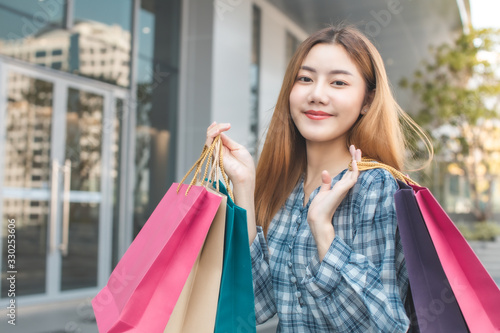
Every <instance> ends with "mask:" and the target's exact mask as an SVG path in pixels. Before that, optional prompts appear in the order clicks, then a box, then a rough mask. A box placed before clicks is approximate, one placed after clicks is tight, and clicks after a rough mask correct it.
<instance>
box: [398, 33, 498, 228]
mask: <svg viewBox="0 0 500 333" xmlns="http://www.w3.org/2000/svg"><path fill="white" fill-rule="evenodd" d="M431 54H432V61H431V62H424V63H423V64H422V66H421V68H420V69H419V70H417V71H416V72H415V73H414V75H413V77H412V78H411V79H410V80H408V79H403V80H402V81H401V82H400V86H401V87H403V88H407V89H411V90H412V92H413V93H414V96H416V97H417V99H418V102H417V103H415V105H418V106H417V108H419V109H417V110H413V111H414V114H415V115H416V120H417V122H419V123H420V124H421V125H422V126H424V127H425V128H426V129H427V130H428V131H429V133H430V135H431V137H432V138H433V140H434V147H435V151H436V157H438V159H439V160H440V161H444V162H445V165H446V166H448V167H449V166H452V167H453V168H454V169H455V170H459V173H460V174H462V175H463V176H465V177H466V179H467V182H468V184H469V192H470V195H471V201H472V206H473V208H472V210H473V213H474V214H475V216H476V219H477V220H478V221H485V220H488V219H490V218H491V216H492V213H493V207H492V203H493V200H492V193H493V192H492V191H493V186H492V184H493V183H494V180H496V179H498V177H499V175H500V116H499V110H500V79H499V77H500V31H498V30H493V29H482V30H474V29H471V30H470V32H469V33H462V34H461V35H460V36H459V37H458V38H457V39H456V41H455V43H454V44H452V45H449V44H444V45H441V46H439V47H437V48H431Z"/></svg>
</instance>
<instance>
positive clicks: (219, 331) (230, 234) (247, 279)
mask: <svg viewBox="0 0 500 333" xmlns="http://www.w3.org/2000/svg"><path fill="white" fill-rule="evenodd" d="M220 191H221V192H222V193H227V192H226V188H225V187H224V185H223V184H220ZM254 307H255V302H254V293H253V281H252V263H251V259H250V247H249V245H248V229H247V214H246V210H244V209H243V208H241V207H238V206H237V205H235V203H234V202H233V200H231V198H228V200H227V211H226V234H225V241H224V264H223V270H222V280H221V286H220V295H219V304H218V306H217V318H216V322H215V330H214V332H215V333H233V332H249V333H251V332H254V333H255V332H256V320H255V308H254Z"/></svg>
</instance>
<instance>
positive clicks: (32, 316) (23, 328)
mask: <svg viewBox="0 0 500 333" xmlns="http://www.w3.org/2000/svg"><path fill="white" fill-rule="evenodd" d="M90 301H91V298H85V299H78V300H72V301H64V302H57V303H53V304H43V305H29V306H23V305H22V304H19V305H18V307H17V313H16V321H15V323H16V325H15V326H13V325H11V324H9V323H8V320H9V318H8V317H7V316H5V315H2V316H1V317H0V332H1V333H98V332H99V330H98V329H97V324H96V322H95V317H94V312H93V310H92V305H91V303H90ZM2 307H3V306H2ZM3 312H4V311H2V313H3ZM276 325H277V318H273V319H271V320H269V321H268V322H267V323H265V324H263V325H259V326H258V329H257V332H258V333H275V332H276Z"/></svg>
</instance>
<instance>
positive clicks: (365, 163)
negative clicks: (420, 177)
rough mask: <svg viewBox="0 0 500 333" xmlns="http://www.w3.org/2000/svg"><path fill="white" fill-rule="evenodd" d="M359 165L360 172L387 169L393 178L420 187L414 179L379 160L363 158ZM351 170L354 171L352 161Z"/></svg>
mask: <svg viewBox="0 0 500 333" xmlns="http://www.w3.org/2000/svg"><path fill="white" fill-rule="evenodd" d="M357 165H358V170H359V171H365V170H370V169H385V170H387V171H389V172H390V173H391V174H392V176H393V177H394V178H395V179H397V180H401V181H403V182H405V183H406V184H409V185H416V186H420V185H419V184H418V183H417V182H416V181H414V180H413V179H411V178H410V177H409V176H407V175H405V174H404V173H402V172H401V171H399V170H397V169H396V168H393V167H391V166H390V165H387V164H384V163H381V162H378V161H377V160H374V159H371V158H367V157H363V158H362V159H361V161H360V162H357ZM349 170H351V171H352V161H351V162H350V163H349Z"/></svg>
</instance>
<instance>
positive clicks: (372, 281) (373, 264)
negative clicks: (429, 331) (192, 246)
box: [250, 169, 409, 333]
mask: <svg viewBox="0 0 500 333" xmlns="http://www.w3.org/2000/svg"><path fill="white" fill-rule="evenodd" d="M344 173H345V171H343V172H342V173H341V174H339V175H337V176H336V177H335V178H334V179H333V180H332V185H333V184H335V183H336V182H337V181H338V180H339V179H340V178H341V177H342V175H343V174H344ZM303 188H304V179H303V178H302V179H301V180H300V181H299V183H298V184H297V186H296V187H295V189H294V190H293V191H292V193H291V194H290V196H289V197H288V199H287V200H286V202H285V204H284V205H283V207H282V208H281V209H280V210H279V211H278V213H277V214H276V216H275V217H274V218H273V220H272V222H271V225H270V227H269V232H268V235H267V242H266V239H265V238H264V234H263V232H262V229H261V228H260V227H258V233H257V237H256V239H255V241H254V242H253V243H252V244H251V246H250V253H251V256H252V272H253V281H254V292H255V313H256V317H257V323H258V324H260V323H263V322H265V321H266V320H268V319H269V318H271V317H273V316H274V315H275V314H276V313H277V314H278V317H279V324H278V332H346V333H347V332H348V333H352V332H364V333H368V332H383V333H389V332H406V331H407V330H408V327H409V319H408V317H407V315H406V312H405V307H404V305H403V302H404V300H405V298H406V294H407V291H408V273H407V271H406V266H405V261H404V255H403V249H402V245H401V240H400V238H399V233H397V220H396V211H395V204H394V193H395V191H396V190H397V188H398V186H397V183H396V181H395V180H394V178H393V177H392V176H391V174H390V173H389V172H387V171H385V170H382V169H374V170H368V171H363V172H361V174H360V176H359V178H358V181H357V183H356V184H355V185H354V187H353V188H352V189H351V190H350V191H349V193H348V194H347V196H346V197H345V199H344V200H343V201H342V203H341V204H340V205H339V207H338V208H337V210H336V212H335V214H334V216H333V220H332V222H333V226H334V228H335V238H334V240H333V242H332V244H331V246H330V248H329V250H328V252H327V254H326V255H325V257H324V259H323V261H322V262H320V261H319V257H318V252H317V247H316V243H315V241H314V237H313V235H312V234H311V230H310V229H309V224H308V222H307V212H308V209H309V205H310V203H311V201H312V199H313V198H314V197H315V196H316V194H317V193H318V191H319V188H318V189H316V190H315V191H314V192H313V193H312V194H311V196H310V198H309V202H308V204H307V205H306V206H305V207H304V206H303V202H304V190H303Z"/></svg>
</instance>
